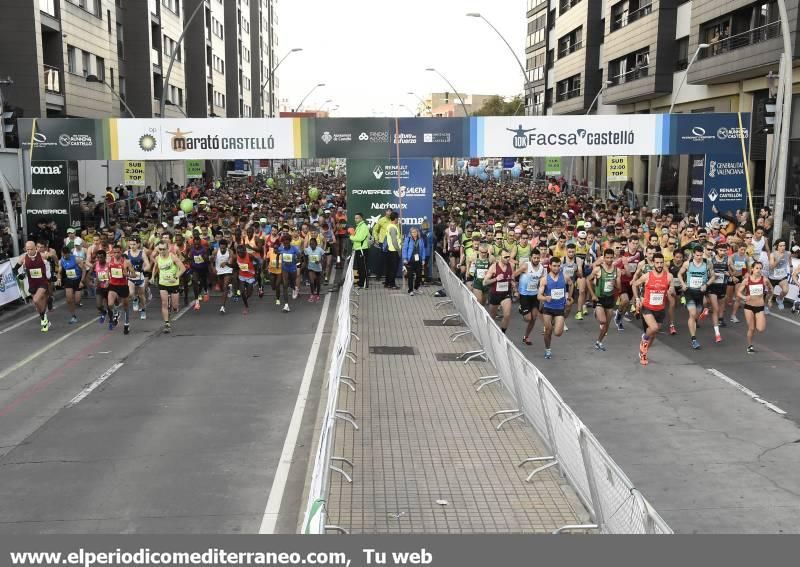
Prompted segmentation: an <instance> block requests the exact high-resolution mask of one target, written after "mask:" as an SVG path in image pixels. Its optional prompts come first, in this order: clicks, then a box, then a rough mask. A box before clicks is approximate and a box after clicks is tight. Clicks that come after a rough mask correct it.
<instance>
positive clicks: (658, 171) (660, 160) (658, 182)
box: [653, 43, 708, 203]
mask: <svg viewBox="0 0 800 567" xmlns="http://www.w3.org/2000/svg"><path fill="white" fill-rule="evenodd" d="M707 48H708V44H707V43H701V44H700V45H698V46H697V49H695V51H694V55H692V58H691V59H690V60H689V64H688V65H687V66H686V70H685V71H684V72H683V77H681V82H680V83H679V84H678V88H677V89H676V90H675V92H674V93H673V94H672V102H671V103H670V105H669V110H668V111H667V114H672V109H673V108H675V102H676V101H677V100H678V95H679V94H680V92H681V89H682V88H683V85H684V84H685V83H686V77H688V76H689V69H691V68H692V65H693V64H694V62H695V61H696V60H697V56H698V55H700V50H701V49H707ZM663 160H664V156H663V155H659V156H658V168H657V169H656V187H655V190H654V191H653V201H654V202H655V203H658V198H659V196H660V194H661V173H662V169H663V165H664V161H663Z"/></svg>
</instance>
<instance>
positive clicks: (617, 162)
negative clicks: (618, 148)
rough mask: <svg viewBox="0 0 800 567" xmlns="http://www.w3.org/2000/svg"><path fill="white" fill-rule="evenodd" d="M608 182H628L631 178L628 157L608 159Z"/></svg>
mask: <svg viewBox="0 0 800 567" xmlns="http://www.w3.org/2000/svg"><path fill="white" fill-rule="evenodd" d="M606 170H607V171H606V181H608V182H609V183H612V182H615V181H627V180H628V179H629V178H630V173H629V172H628V156H608V158H607V159H606Z"/></svg>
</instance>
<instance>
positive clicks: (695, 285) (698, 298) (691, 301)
mask: <svg viewBox="0 0 800 567" xmlns="http://www.w3.org/2000/svg"><path fill="white" fill-rule="evenodd" d="M709 276H710V268H709V265H708V263H707V262H706V261H705V259H704V258H703V247H702V246H696V247H695V249H694V251H693V252H692V259H691V260H687V261H686V262H684V264H683V267H681V269H680V271H679V272H678V278H679V279H680V280H681V289H682V290H683V292H684V296H685V297H686V309H687V310H688V311H689V321H688V325H689V333H690V334H691V337H692V348H693V349H695V350H697V349H699V348H700V342H699V341H698V340H697V316H698V314H697V310H698V309H700V310H702V309H703V300H704V299H705V296H706V292H707V284H708V280H709Z"/></svg>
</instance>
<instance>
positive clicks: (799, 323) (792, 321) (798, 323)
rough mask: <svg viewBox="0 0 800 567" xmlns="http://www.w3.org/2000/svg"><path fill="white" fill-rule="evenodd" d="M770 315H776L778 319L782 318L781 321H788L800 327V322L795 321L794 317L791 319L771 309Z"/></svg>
mask: <svg viewBox="0 0 800 567" xmlns="http://www.w3.org/2000/svg"><path fill="white" fill-rule="evenodd" d="M770 315H771V316H773V317H775V318H776V319H780V320H781V321H786V322H787V323H791V324H792V325H796V326H798V327H800V322H798V321H795V320H794V319H789V318H788V317H784V316H783V315H778V314H777V313H772V312H771V311H770Z"/></svg>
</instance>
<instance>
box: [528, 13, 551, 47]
mask: <svg viewBox="0 0 800 567" xmlns="http://www.w3.org/2000/svg"><path fill="white" fill-rule="evenodd" d="M545 39H547V14H542V15H541V16H537V17H536V18H534V19H532V20H530V21H529V22H528V43H527V47H532V46H534V45H536V44H538V43H542V42H543V41H544V40H545Z"/></svg>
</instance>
